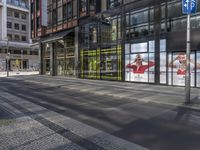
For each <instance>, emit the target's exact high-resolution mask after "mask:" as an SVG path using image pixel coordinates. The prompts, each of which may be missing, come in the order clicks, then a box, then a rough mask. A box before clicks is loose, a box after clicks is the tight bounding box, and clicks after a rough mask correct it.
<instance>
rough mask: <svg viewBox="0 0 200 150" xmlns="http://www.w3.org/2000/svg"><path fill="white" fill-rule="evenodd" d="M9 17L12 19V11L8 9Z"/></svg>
mask: <svg viewBox="0 0 200 150" xmlns="http://www.w3.org/2000/svg"><path fill="white" fill-rule="evenodd" d="M7 16H10V17H12V11H11V10H9V9H8V11H7Z"/></svg>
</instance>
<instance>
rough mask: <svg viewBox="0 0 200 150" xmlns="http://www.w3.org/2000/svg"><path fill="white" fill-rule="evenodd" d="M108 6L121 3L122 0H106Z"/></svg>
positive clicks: (115, 5) (111, 6)
mask: <svg viewBox="0 0 200 150" xmlns="http://www.w3.org/2000/svg"><path fill="white" fill-rule="evenodd" d="M107 2H108V8H114V7H118V6H120V5H121V4H122V0H108V1H107Z"/></svg>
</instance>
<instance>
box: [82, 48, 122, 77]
mask: <svg viewBox="0 0 200 150" xmlns="http://www.w3.org/2000/svg"><path fill="white" fill-rule="evenodd" d="M120 63H121V47H120V46H118V47H117V48H116V47H113V48H106V49H103V48H102V49H101V50H99V49H98V50H82V53H81V66H82V69H81V70H82V73H81V76H82V77H83V78H84V77H85V78H95V79H100V78H101V79H109V80H121V65H120Z"/></svg>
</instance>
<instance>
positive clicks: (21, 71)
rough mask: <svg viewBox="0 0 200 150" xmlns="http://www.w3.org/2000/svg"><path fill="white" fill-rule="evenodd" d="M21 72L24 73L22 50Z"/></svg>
mask: <svg viewBox="0 0 200 150" xmlns="http://www.w3.org/2000/svg"><path fill="white" fill-rule="evenodd" d="M21 72H23V50H21Z"/></svg>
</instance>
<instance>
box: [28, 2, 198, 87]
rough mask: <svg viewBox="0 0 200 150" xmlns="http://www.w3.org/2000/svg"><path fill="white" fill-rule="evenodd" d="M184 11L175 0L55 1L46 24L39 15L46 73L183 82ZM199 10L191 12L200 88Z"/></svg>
mask: <svg viewBox="0 0 200 150" xmlns="http://www.w3.org/2000/svg"><path fill="white" fill-rule="evenodd" d="M198 3H200V2H198ZM181 9H182V5H181V1H175V0H166V1H162V0H148V1H146V0H140V1H128V0H127V1H122V0H101V1H99V0H71V1H64V0H63V1H61V0H56V1H53V0H49V1H48V3H47V9H46V10H47V19H46V25H45V24H43V25H42V26H41V24H39V23H40V19H41V18H37V17H36V16H37V13H36V14H35V13H33V16H34V14H35V20H33V21H35V23H33V29H32V35H34V36H35V38H37V37H40V38H41V60H42V63H41V68H42V71H43V72H41V73H43V74H45V73H46V74H48V73H50V74H52V75H66V76H76V77H80V78H88V79H105V80H120V81H131V82H145V83H154V84H166V85H181V86H183V85H184V82H183V81H184V74H185V71H184V70H185V68H184V62H181V60H179V56H180V54H181V53H184V52H185V49H186V48H185V47H186V46H185V39H184V38H183V37H185V31H186V16H185V15H182V12H181ZM199 12H200V9H199V10H198V12H197V14H196V15H192V16H191V27H192V31H191V33H192V35H193V36H192V38H191V41H192V44H191V49H192V54H191V59H192V62H191V68H192V69H191V77H192V82H191V83H192V86H195V87H200V71H199V70H200V69H199V63H200V60H199V59H200V55H199V53H200V51H199V38H198V36H199V34H200V24H199V21H200V13H199ZM41 14H42V12H41ZM43 19H44V17H43ZM38 22H39V23H38ZM41 22H43V20H41ZM37 25H39V26H38V27H39V28H38V27H37ZM40 27H41V28H40ZM40 31H41V32H40ZM39 33H41V35H40V34H39ZM136 58H137V61H136ZM139 59H140V60H139ZM140 61H141V62H140ZM180 62H181V63H180Z"/></svg>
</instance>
